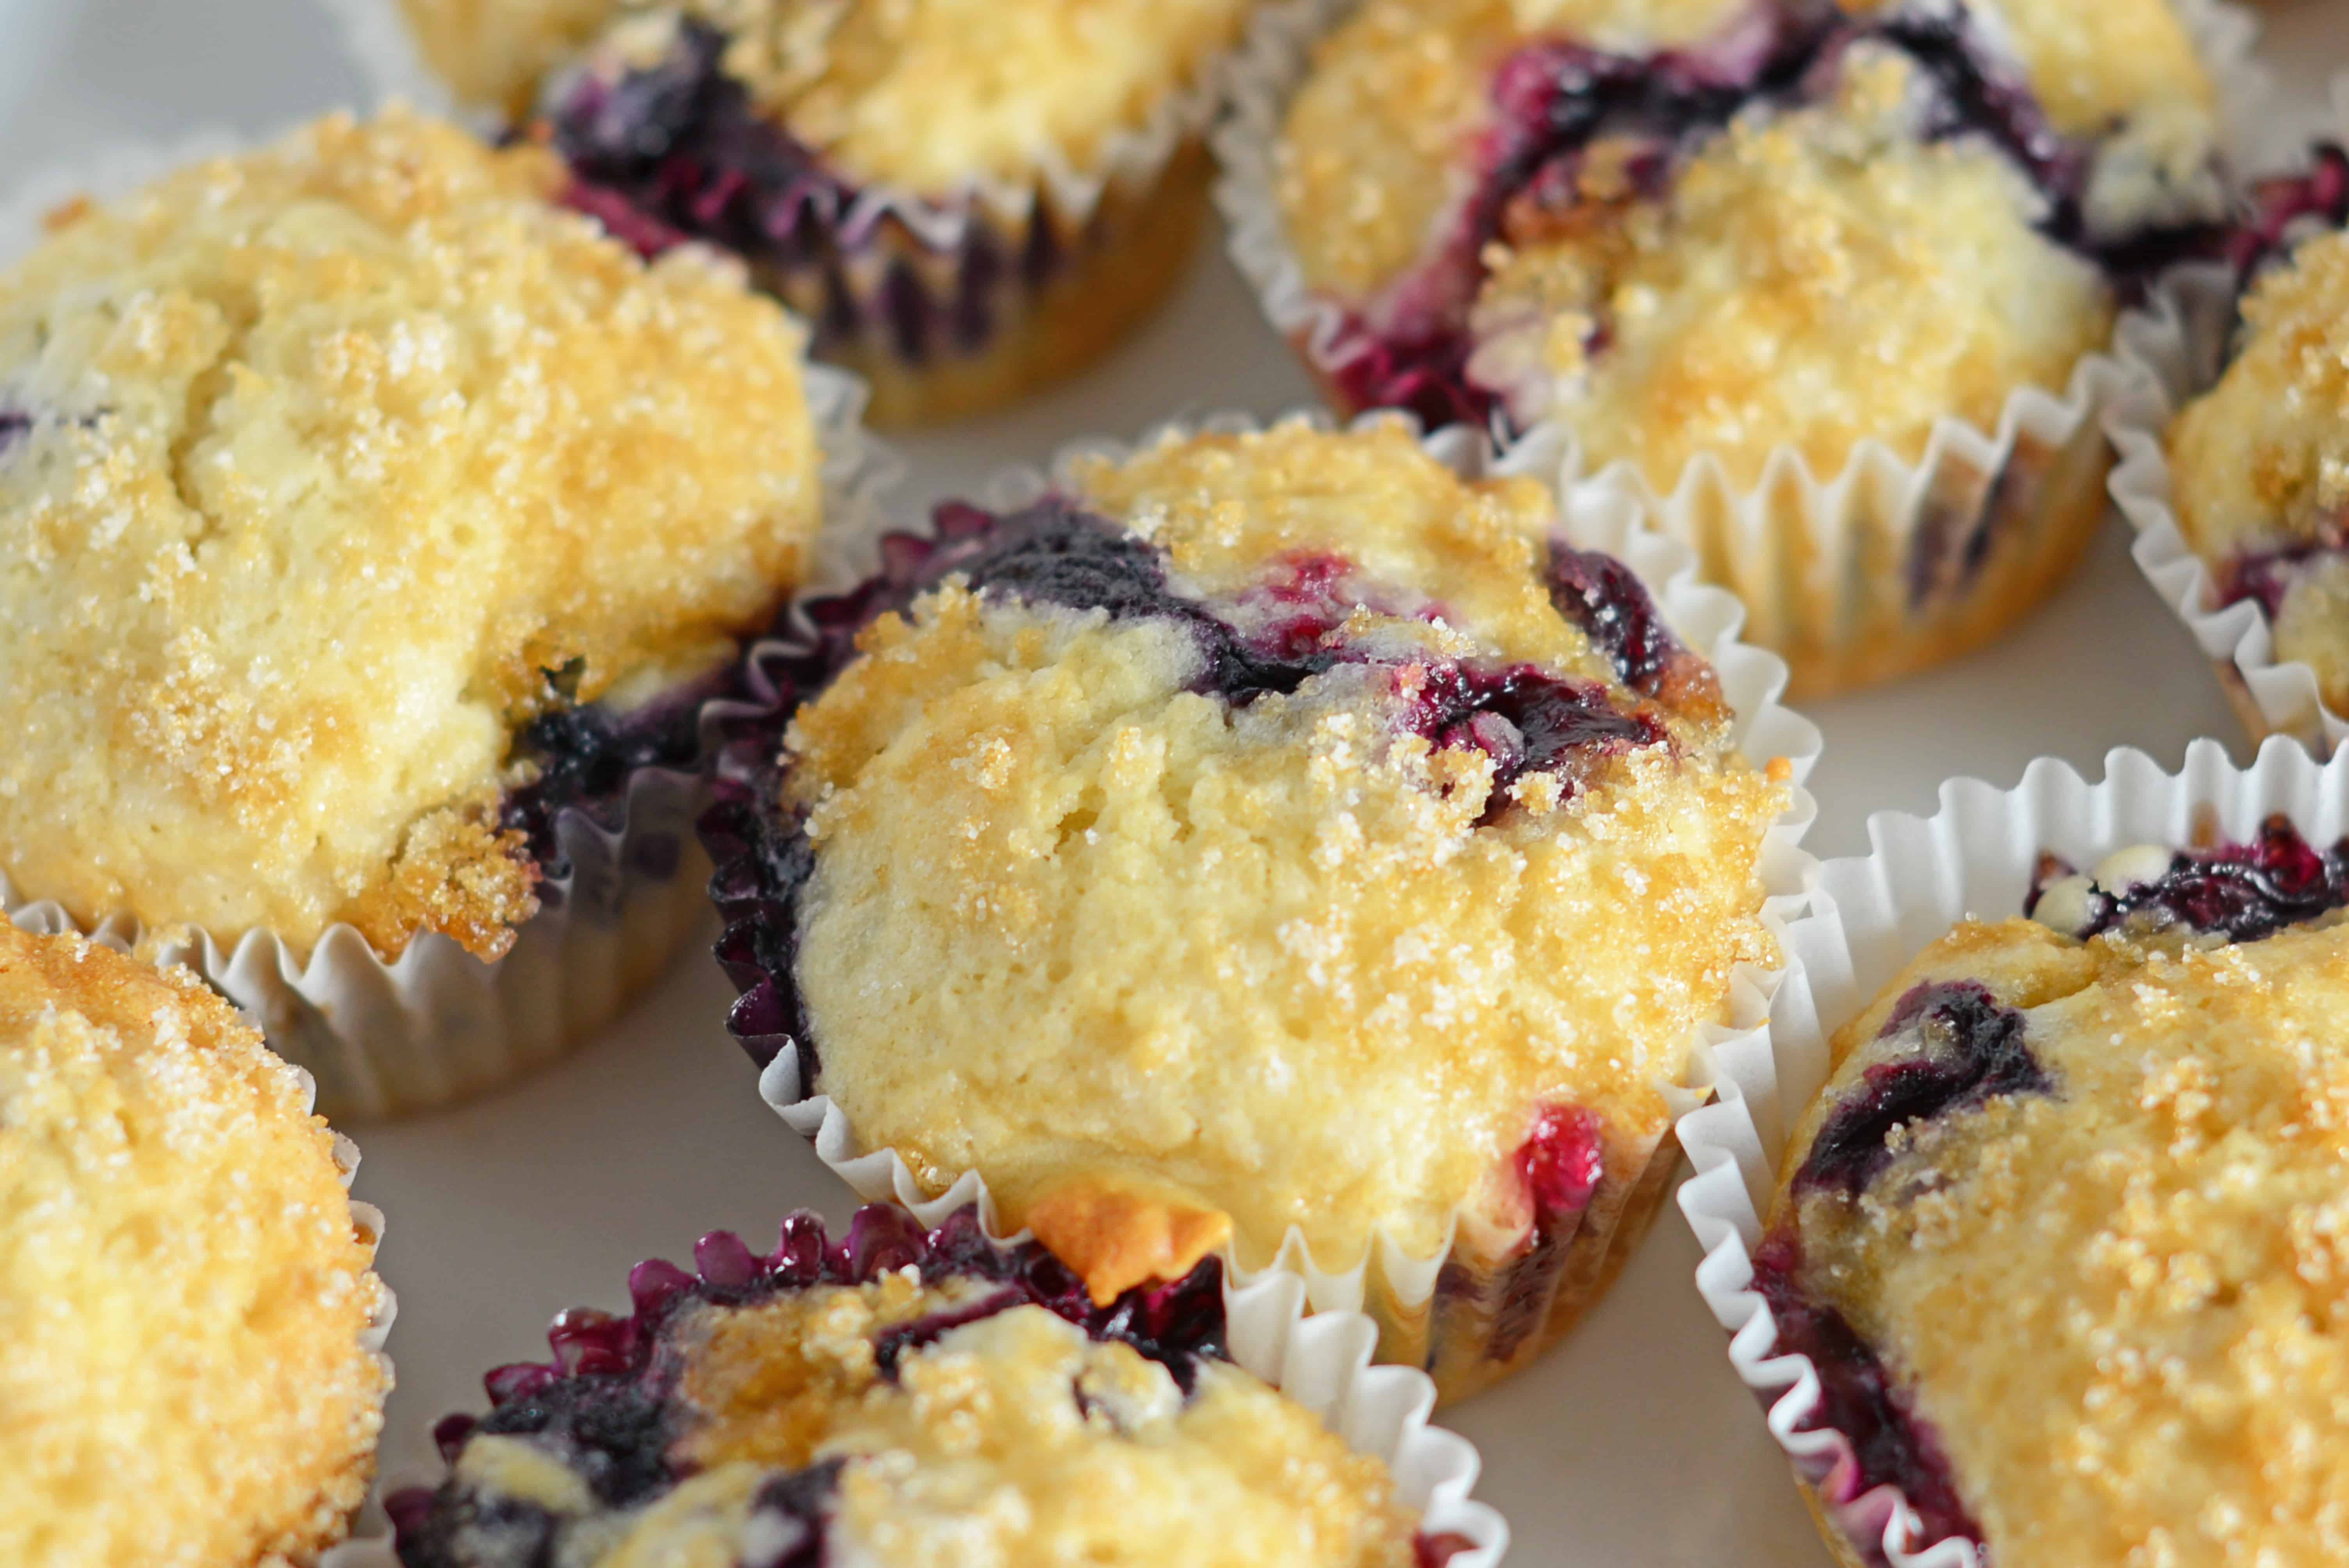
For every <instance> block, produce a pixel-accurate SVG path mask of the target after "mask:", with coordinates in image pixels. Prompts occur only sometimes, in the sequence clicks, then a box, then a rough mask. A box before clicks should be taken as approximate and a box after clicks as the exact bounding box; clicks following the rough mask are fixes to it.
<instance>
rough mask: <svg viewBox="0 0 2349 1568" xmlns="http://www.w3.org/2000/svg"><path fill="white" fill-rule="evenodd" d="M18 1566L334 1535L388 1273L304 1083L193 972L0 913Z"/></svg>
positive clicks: (2, 1122) (228, 1565) (6, 1396)
mask: <svg viewBox="0 0 2349 1568" xmlns="http://www.w3.org/2000/svg"><path fill="white" fill-rule="evenodd" d="M0 1108H5V1115H4V1116H0V1451H5V1453H6V1454H7V1456H8V1463H7V1464H6V1465H5V1466H0V1559H5V1560H6V1561H7V1562H10V1563H22V1564H25V1565H26V1568H71V1565H79V1564H84V1563H203V1564H207V1565H208V1568H247V1565H251V1564H263V1563H279V1562H282V1561H283V1560H284V1556H291V1555H295V1554H300V1553H306V1552H308V1551H309V1550H310V1549H313V1548H316V1547H318V1546H322V1545H325V1544H326V1543H328V1542H333V1541H336V1540H338V1539H340V1537H341V1536H342V1534H343V1531H344V1525H345V1521H346V1517H347V1515H348V1513H349V1512H350V1511H351V1510H353V1509H355V1508H357V1506H358V1503H359V1500H360V1499H361V1497H362V1496H364V1495H365V1493H366V1491H367V1475H368V1472H369V1471H370V1470H371V1469H372V1468H373V1456H374V1451H375V1438H376V1433H377V1430H378V1429H379V1428H380V1427H381V1425H382V1413H381V1411H382V1403H383V1396H384V1392H385V1384H386V1381H387V1378H386V1377H385V1374H384V1371H383V1368H382V1367H381V1364H380V1363H379V1362H378V1359H377V1358H376V1357H374V1356H373V1355H371V1354H369V1353H368V1352H367V1350H366V1349H365V1348H363V1346H361V1344H360V1336H361V1335H362V1334H363V1333H364V1332H365V1331H366V1329H367V1325H368V1321H369V1318H370V1316H371V1315H372V1314H373V1313H374V1312H375V1311H376V1309H377V1307H378V1305H379V1304H380V1301H381V1299H382V1287H381V1285H380V1284H378V1282H377V1280H376V1278H375V1276H374V1275H373V1274H369V1273H368V1272H367V1265H368V1263H369V1261H370V1258H371V1257H372V1254H373V1252H374V1238H373V1237H372V1236H370V1235H367V1234H365V1233H362V1232H361V1231H360V1230H359V1229H358V1227H357V1223H356V1222H355V1221H354V1219H353V1215H352V1212H351V1205H350V1201H349V1200H348V1198H347V1197H346V1196H345V1194H344V1191H343V1184H342V1179H341V1175H340V1172H339V1170H338V1168H337V1166H336V1153H335V1140H334V1136H333V1134H331V1133H330V1132H328V1131H327V1130H326V1123H325V1122H324V1121H323V1120H321V1119H319V1118H317V1117H315V1116H312V1115H310V1114H309V1086H308V1083H307V1081H306V1080H305V1079H304V1078H303V1077H302V1075H301V1074H300V1073H298V1072H297V1071H295V1069H294V1068H290V1067H288V1066H286V1065H285V1063H284V1062H282V1061H280V1060H278V1059H277V1057H274V1056H272V1055H271V1054H270V1053H269V1052H268V1051H267V1050H266V1049H264V1047H263V1046H262V1043H261V1037H260V1035H259V1034H258V1033H256V1032H255V1031H254V1030H253V1029H251V1028H250V1027H248V1026H245V1024H244V1023H243V1021H242V1020H241V1019H240V1018H239V1017H238V1016H237V1015H236V1012H235V1010H234V1009H233V1008H232V1007H231V1006H229V1005H228V1004H227V1003H226V1002H224V1001H222V1000H221V999H220V998H219V997H218V996H216V995H213V994H212V992H210V991H208V990H206V989H205V988H204V986H203V985H202V982H200V981H199V980H197V979H196V978H195V976H194V975H191V974H190V973H189V972H187V971H186V970H183V969H173V970H171V971H168V972H166V973H163V974H157V973H156V972H155V971H153V970H151V969H149V968H147V967H145V966H144V965H139V964H136V963H134V962H132V961H131V960H130V959H128V958H125V957H123V956H122V955H121V954H118V953H114V952H111V951H109V950H108V949H106V948H103V947H99V946H97V945H95V944H89V943H86V942H83V941H81V940H79V939H78V938H71V937H41V936H33V935H29V934H26V933H24V932H21V931H18V930H17V929H16V928H15V927H14V926H12V925H9V924H8V923H6V922H5V921H0ZM126 1499H135V1500H136V1504H135V1506H125V1500H126ZM280 1554H284V1555H282V1556H281V1555H280Z"/></svg>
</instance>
